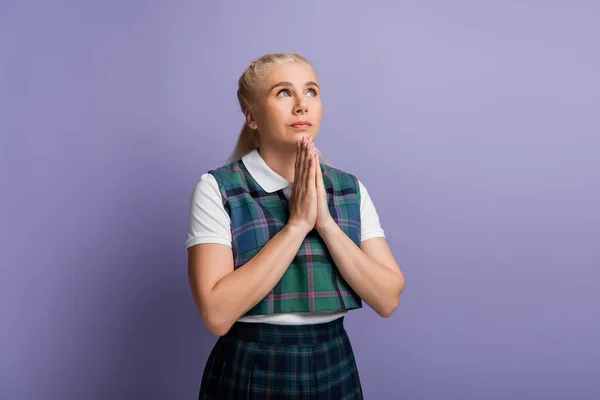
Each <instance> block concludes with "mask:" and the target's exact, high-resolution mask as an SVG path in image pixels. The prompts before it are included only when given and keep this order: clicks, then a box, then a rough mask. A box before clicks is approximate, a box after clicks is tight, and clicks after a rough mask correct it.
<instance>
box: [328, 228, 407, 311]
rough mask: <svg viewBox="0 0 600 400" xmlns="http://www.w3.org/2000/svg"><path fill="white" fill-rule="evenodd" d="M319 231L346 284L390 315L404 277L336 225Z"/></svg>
mask: <svg viewBox="0 0 600 400" xmlns="http://www.w3.org/2000/svg"><path fill="white" fill-rule="evenodd" d="M318 231H319V235H320V236H321V238H322V239H323V240H324V242H325V244H326V245H327V249H328V251H329V253H330V254H331V257H332V258H333V261H334V262H335V264H336V266H337V268H338V270H339V271H340V273H341V275H342V277H343V278H344V279H345V280H346V282H347V283H348V284H349V285H350V286H351V287H352V289H354V291H355V292H356V293H357V294H358V295H359V296H360V297H361V298H362V299H363V300H364V301H365V302H366V303H367V304H368V305H369V306H371V308H373V309H374V310H375V311H376V312H377V313H378V314H379V315H381V316H382V317H387V316H390V315H391V314H392V312H393V311H394V310H395V309H396V307H397V306H398V303H399V301H400V293H401V292H402V289H403V285H404V284H403V277H402V275H401V274H400V273H395V272H394V271H392V270H390V269H389V268H386V267H385V266H383V265H380V264H379V263H377V262H375V261H374V260H372V259H371V258H369V257H368V256H367V255H366V254H365V253H364V252H363V251H362V250H361V249H360V247H358V246H357V245H356V244H355V243H354V242H353V241H352V239H350V238H349V237H348V235H346V233H345V232H344V231H343V230H342V229H341V228H340V227H339V226H338V224H337V223H335V222H332V223H330V224H328V225H327V227H324V228H322V229H319V230H318Z"/></svg>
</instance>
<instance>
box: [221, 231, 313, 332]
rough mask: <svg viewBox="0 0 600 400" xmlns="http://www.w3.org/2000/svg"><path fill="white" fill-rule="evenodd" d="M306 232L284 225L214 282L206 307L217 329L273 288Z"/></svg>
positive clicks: (232, 321)
mask: <svg viewBox="0 0 600 400" xmlns="http://www.w3.org/2000/svg"><path fill="white" fill-rule="evenodd" d="M306 234H307V233H306V232H305V231H304V230H303V229H301V228H300V227H297V226H295V225H292V224H288V225H286V226H285V227H284V228H283V229H282V230H281V231H279V232H278V233H277V234H276V235H275V236H273V237H272V238H271V239H270V240H269V241H268V242H267V243H266V244H265V245H264V247H263V248H262V249H261V250H260V251H259V252H258V253H257V254H256V255H255V256H254V257H253V258H252V259H251V260H250V261H248V262H247V263H245V264H244V265H243V266H241V267H240V268H237V269H235V270H234V271H233V272H231V273H229V274H227V275H226V276H225V277H223V278H222V279H221V280H220V281H219V282H217V284H216V285H215V286H214V288H213V289H212V291H211V295H210V303H211V304H210V305H209V308H210V309H211V311H212V313H213V318H212V321H213V324H214V325H216V326H219V327H220V329H219V331H222V332H223V333H225V332H227V331H228V330H229V328H230V327H231V325H233V323H234V322H235V321H236V320H237V319H238V318H239V317H241V316H242V315H244V314H245V313H246V312H247V311H248V310H250V309H251V308H252V307H254V306H255V305H256V304H258V303H259V302H260V301H261V300H262V299H264V298H265V297H266V296H267V294H269V292H270V291H271V290H273V288H274V287H275V285H277V283H278V282H279V280H280V279H281V277H282V276H283V274H284V273H285V271H286V270H287V269H288V267H289V266H290V264H291V263H292V260H293V259H294V257H295V256H296V254H297V253H298V249H299V248H300V245H301V244H302V241H303V240H304V238H305V236H306Z"/></svg>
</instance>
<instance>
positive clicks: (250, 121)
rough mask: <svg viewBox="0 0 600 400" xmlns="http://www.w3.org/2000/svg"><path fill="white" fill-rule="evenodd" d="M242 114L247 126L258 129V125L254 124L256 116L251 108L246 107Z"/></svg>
mask: <svg viewBox="0 0 600 400" xmlns="http://www.w3.org/2000/svg"><path fill="white" fill-rule="evenodd" d="M244 114H245V116H246V123H247V124H248V126H249V127H250V128H252V129H258V125H257V124H256V118H255V116H254V113H253V112H252V110H250V108H246V111H245V112H244Z"/></svg>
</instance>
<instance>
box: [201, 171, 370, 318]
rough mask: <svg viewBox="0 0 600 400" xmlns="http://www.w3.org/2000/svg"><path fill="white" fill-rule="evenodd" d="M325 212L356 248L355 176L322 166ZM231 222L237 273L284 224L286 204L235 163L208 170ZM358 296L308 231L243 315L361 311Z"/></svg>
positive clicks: (358, 229) (357, 203)
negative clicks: (284, 267) (266, 291)
mask: <svg viewBox="0 0 600 400" xmlns="http://www.w3.org/2000/svg"><path fill="white" fill-rule="evenodd" d="M321 170H322V172H323V182H324V185H325V189H326V191H327V202H328V204H329V212H330V213H331V216H332V217H333V219H334V220H335V221H336V222H337V224H338V225H339V226H340V228H341V229H342V230H343V231H344V232H345V233H346V235H348V237H350V238H351V239H352V240H353V241H354V243H356V245H357V246H360V234H361V225H360V191H359V184H358V180H357V179H356V177H354V176H353V175H351V174H349V173H346V172H343V171H340V170H338V169H335V168H333V167H330V166H328V165H324V164H321ZM209 173H210V174H211V175H212V176H214V177H215V179H216V181H217V183H218V185H219V190H220V192H221V197H222V200H223V205H224V207H225V210H226V211H227V213H228V214H229V216H230V218H231V234H232V250H233V258H234V267H235V268H236V269H237V268H239V267H241V266H242V265H244V264H245V263H246V262H248V261H249V260H250V259H251V258H252V257H254V256H255V255H256V254H257V253H258V252H259V251H260V249H262V248H263V246H264V245H265V244H266V243H267V242H268V241H269V239H271V238H272V237H273V236H275V234H276V233H277V232H279V231H280V230H281V229H283V227H284V226H285V225H286V223H287V221H288V219H289V208H288V200H287V199H286V197H285V195H284V194H283V190H278V191H276V192H273V193H267V192H265V191H264V190H263V189H262V188H261V187H260V185H259V184H258V183H257V182H256V181H255V180H254V178H252V176H251V175H250V173H249V172H248V170H247V169H246V167H245V166H244V163H243V162H242V161H241V160H239V161H235V162H233V163H231V164H228V165H225V166H222V167H220V168H217V169H214V170H210V171H209ZM361 307H362V302H361V299H360V297H359V296H358V295H357V294H356V293H355V292H354V290H353V289H352V288H351V287H350V286H349V285H348V284H347V283H346V281H345V280H344V278H343V277H342V275H341V274H340V272H339V271H338V269H337V267H336V265H335V263H334V261H333V259H332V258H331V255H330V254H329V251H328V250H327V246H326V245H325V242H324V241H323V239H322V238H321V236H319V234H318V233H317V231H316V229H313V230H312V231H311V232H310V233H309V234H308V235H307V236H306V237H305V238H304V241H303V242H302V245H301V246H300V249H299V250H298V253H297V254H296V256H295V257H294V259H293V261H292V263H291V264H290V266H289V268H288V269H287V270H286V272H285V273H284V275H283V276H282V278H281V280H280V281H279V282H278V283H277V285H276V286H275V287H274V288H273V290H272V291H271V292H270V293H269V294H268V295H267V296H266V297H265V298H264V299H263V300H261V301H260V302H259V303H258V304H257V305H256V306H254V307H253V308H251V309H250V310H249V311H248V312H247V313H246V314H245V315H260V314H273V313H294V312H322V311H340V310H349V309H354V308H361Z"/></svg>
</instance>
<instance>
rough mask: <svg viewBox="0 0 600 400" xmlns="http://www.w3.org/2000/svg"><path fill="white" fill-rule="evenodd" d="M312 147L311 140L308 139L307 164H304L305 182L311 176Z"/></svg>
mask: <svg viewBox="0 0 600 400" xmlns="http://www.w3.org/2000/svg"><path fill="white" fill-rule="evenodd" d="M312 154H313V153H312V145H311V144H310V139H308V138H307V139H306V154H305V162H304V172H305V175H304V182H305V183H306V180H307V179H308V177H309V176H310V175H309V174H310V165H311V157H312Z"/></svg>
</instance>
